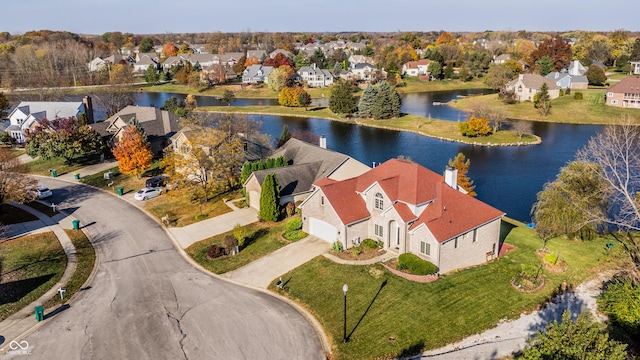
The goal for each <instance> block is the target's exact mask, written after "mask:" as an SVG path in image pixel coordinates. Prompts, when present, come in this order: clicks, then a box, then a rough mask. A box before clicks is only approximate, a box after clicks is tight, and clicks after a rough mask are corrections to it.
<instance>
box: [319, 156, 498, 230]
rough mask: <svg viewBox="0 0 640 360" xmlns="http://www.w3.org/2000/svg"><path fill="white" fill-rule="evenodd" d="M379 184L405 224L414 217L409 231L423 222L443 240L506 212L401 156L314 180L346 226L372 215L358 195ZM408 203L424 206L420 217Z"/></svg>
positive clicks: (410, 221) (409, 222)
mask: <svg viewBox="0 0 640 360" xmlns="http://www.w3.org/2000/svg"><path fill="white" fill-rule="evenodd" d="M376 183H377V184H378V185H379V186H380V187H381V188H382V190H383V191H384V193H385V194H386V195H387V197H389V199H390V200H391V203H392V206H393V207H394V209H395V210H396V212H397V213H398V214H399V215H400V217H401V218H402V220H403V221H404V222H405V223H407V224H411V223H412V222H413V223H412V225H411V227H410V230H414V229H416V228H418V227H420V226H422V225H425V226H427V227H428V228H429V230H430V231H431V233H432V234H433V235H434V237H435V238H436V240H437V241H439V242H444V241H447V240H449V239H451V238H452V237H455V236H458V235H461V234H463V233H465V232H468V231H470V230H472V229H475V228H477V227H479V226H481V225H483V224H485V223H487V222H490V221H492V220H495V219H497V218H500V217H501V216H503V215H504V212H502V211H500V210H498V209H495V208H493V207H491V206H490V205H488V204H485V203H483V202H482V201H480V200H477V199H475V198H473V197H471V196H469V195H466V194H463V193H462V192H460V191H458V190H455V189H453V188H451V187H450V186H449V185H447V184H446V183H445V182H444V177H443V176H442V175H438V174H436V173H435V172H433V171H431V170H429V169H427V168H425V167H423V166H421V165H419V164H416V163H411V162H407V161H403V160H398V159H391V160H389V161H387V162H385V163H383V164H381V165H379V166H377V167H375V168H373V169H371V170H369V171H367V172H366V173H364V174H362V175H360V176H357V177H354V178H351V179H348V180H343V181H334V180H330V179H322V180H319V181H316V182H315V184H314V185H316V186H317V187H318V188H319V190H320V191H322V193H323V194H324V195H325V197H326V198H327V200H328V201H329V203H330V204H331V206H332V207H333V208H334V210H335V211H336V213H337V214H338V216H339V217H340V220H341V221H342V223H343V224H345V225H347V224H351V223H354V222H357V221H362V220H366V219H367V218H369V217H370V216H371V214H370V213H369V211H368V209H367V206H366V204H365V202H364V199H363V197H362V196H361V195H360V194H361V193H362V192H363V191H365V190H368V189H369V188H371V186H373V185H375V184H376ZM410 205H413V206H417V205H426V208H425V210H424V211H423V212H422V213H421V214H420V215H419V216H418V215H417V214H415V213H414V212H413V211H412V210H411V207H410Z"/></svg>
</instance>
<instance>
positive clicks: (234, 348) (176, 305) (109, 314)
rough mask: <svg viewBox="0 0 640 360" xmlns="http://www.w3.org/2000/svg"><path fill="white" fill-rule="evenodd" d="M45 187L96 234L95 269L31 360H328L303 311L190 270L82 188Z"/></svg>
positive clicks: (110, 200) (143, 228)
mask: <svg viewBox="0 0 640 360" xmlns="http://www.w3.org/2000/svg"><path fill="white" fill-rule="evenodd" d="M40 182H41V183H43V184H44V185H47V186H49V187H50V188H51V189H53V193H54V197H53V198H52V201H53V202H55V203H59V204H60V205H61V208H62V209H64V210H65V211H67V212H69V213H71V214H72V215H73V216H74V217H75V218H76V219H78V220H80V224H81V226H84V227H86V228H87V230H89V232H90V233H91V234H92V237H93V241H94V246H95V248H96V251H97V254H98V258H99V263H98V271H97V273H96V276H95V278H94V279H93V281H92V282H91V284H90V288H89V289H87V290H84V291H83V292H82V293H81V294H80V297H79V298H78V299H77V301H75V302H73V303H72V304H71V306H70V307H69V308H68V309H66V310H64V311H62V312H60V313H58V314H57V315H55V316H54V317H52V318H51V319H48V320H47V323H46V324H44V326H43V327H41V328H40V329H38V330H37V331H36V332H34V333H32V334H30V335H29V336H27V337H26V338H25V340H26V341H28V343H29V350H30V351H31V355H30V356H29V358H30V359H39V358H42V359H53V358H55V359H105V358H111V359H323V358H324V356H323V352H322V346H321V343H320V340H319V338H318V335H317V334H316V332H315V331H314V329H313V328H312V326H311V325H310V324H309V323H308V322H307V321H306V319H305V318H304V317H303V316H302V315H301V314H300V313H299V312H298V311H296V310H295V309H294V308H293V307H291V306H290V305H289V304H286V303H284V302H282V301H280V300H278V299H276V298H274V297H271V296H269V295H267V294H264V293H262V292H259V291H254V290H252V289H247V288H244V287H240V286H237V285H234V284H231V283H228V282H225V281H223V280H219V279H216V278H213V277H211V276H208V275H206V274H203V273H202V272H200V271H198V270H196V269H194V268H193V267H192V266H191V265H190V264H189V263H188V262H187V261H186V260H185V259H184V258H182V256H181V255H180V254H179V253H178V251H177V250H176V249H175V247H174V245H173V243H172V242H171V240H170V239H169V237H168V236H167V234H166V233H165V232H164V230H163V229H162V228H161V227H160V226H159V225H158V224H157V223H156V222H155V221H153V220H151V219H150V218H149V217H148V216H147V215H146V214H144V213H143V212H141V211H140V210H139V209H137V208H135V207H134V206H132V205H130V204H128V203H126V202H124V201H122V200H120V199H118V198H116V197H114V196H111V195H108V194H104V193H102V192H100V191H98V190H95V189H92V188H88V187H85V186H81V185H73V184H69V183H66V182H61V181H56V180H53V179H42V180H40ZM22 356H23V355H16V356H15V358H16V359H17V358H20V359H24V357H22Z"/></svg>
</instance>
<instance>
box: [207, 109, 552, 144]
mask: <svg viewBox="0 0 640 360" xmlns="http://www.w3.org/2000/svg"><path fill="white" fill-rule="evenodd" d="M198 109H199V110H202V111H211V112H230V113H247V114H270V115H282V116H300V117H315V118H323V119H328V120H336V121H342V122H347V123H352V124H362V125H367V126H371V127H379V128H385V129H392V130H403V131H412V132H415V133H418V134H421V135H425V136H430V137H436V138H440V139H444V140H452V141H459V142H463V143H467V144H516V143H522V144H530V143H535V142H537V141H538V140H539V139H538V138H537V137H536V136H532V135H525V136H523V137H522V138H519V137H518V134H516V133H515V132H513V131H508V130H501V131H499V132H497V133H495V134H491V135H489V136H480V137H476V138H469V137H465V136H462V135H461V134H460V130H459V129H458V123H457V122H455V121H448V120H437V119H431V118H426V117H423V116H418V115H410V114H405V115H402V116H401V117H399V118H393V119H388V120H373V119H359V118H351V119H347V118H345V117H343V116H338V115H336V114H334V113H332V112H331V110H329V108H327V107H322V106H316V107H309V109H307V110H305V109H304V108H290V107H284V106H232V107H228V106H204V107H201V108H198Z"/></svg>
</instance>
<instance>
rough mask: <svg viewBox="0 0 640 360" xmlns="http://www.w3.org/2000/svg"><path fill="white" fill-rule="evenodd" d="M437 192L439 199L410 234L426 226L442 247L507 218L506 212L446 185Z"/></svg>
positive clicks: (440, 185) (441, 184) (432, 204)
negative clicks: (448, 241) (469, 232)
mask: <svg viewBox="0 0 640 360" xmlns="http://www.w3.org/2000/svg"><path fill="white" fill-rule="evenodd" d="M437 189H438V196H437V198H436V199H435V200H434V201H433V202H432V203H431V204H429V205H427V208H426V209H425V210H424V211H423V212H422V214H420V217H419V218H418V220H417V221H416V222H415V223H413V225H412V226H411V228H410V230H413V229H416V228H418V227H419V226H421V225H423V224H424V225H425V226H427V228H429V231H431V233H432V234H433V236H434V237H435V239H436V240H437V241H438V242H440V243H442V242H445V241H447V240H450V239H452V238H454V237H456V236H459V235H462V234H464V233H466V232H468V231H470V230H472V229H475V228H477V227H479V226H481V225H484V224H486V223H488V222H490V221H493V220H495V219H497V218H500V217H502V216H503V215H504V212H502V211H500V210H498V209H496V208H494V207H492V206H490V205H488V204H486V203H483V202H482V201H480V200H478V199H476V198H473V197H471V196H469V195H465V194H463V193H461V192H459V191H457V190H455V189H453V188H451V187H449V186H448V185H447V184H445V183H444V182H440V183H438V184H437Z"/></svg>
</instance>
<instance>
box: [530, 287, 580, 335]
mask: <svg viewBox="0 0 640 360" xmlns="http://www.w3.org/2000/svg"><path fill="white" fill-rule="evenodd" d="M542 306H543V308H542V309H540V310H539V311H538V314H537V315H538V321H532V322H531V324H530V325H529V331H530V332H531V335H533V333H535V332H538V331H543V330H544V329H545V328H546V326H547V324H549V323H552V322H554V321H558V322H559V323H560V322H561V321H562V314H563V313H564V312H565V311H569V313H570V314H571V319H573V320H575V319H576V318H578V315H580V313H581V312H582V311H588V309H587V304H586V303H585V302H584V301H583V300H582V299H580V298H578V297H577V296H576V294H575V292H574V291H572V290H571V289H569V290H568V291H562V289H561V288H560V287H558V289H557V290H556V292H555V294H554V295H552V297H551V298H550V299H549V300H548V301H547V302H546V303H544V304H543V305H542Z"/></svg>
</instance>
